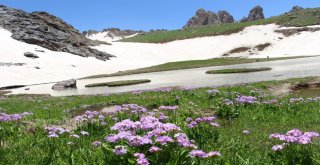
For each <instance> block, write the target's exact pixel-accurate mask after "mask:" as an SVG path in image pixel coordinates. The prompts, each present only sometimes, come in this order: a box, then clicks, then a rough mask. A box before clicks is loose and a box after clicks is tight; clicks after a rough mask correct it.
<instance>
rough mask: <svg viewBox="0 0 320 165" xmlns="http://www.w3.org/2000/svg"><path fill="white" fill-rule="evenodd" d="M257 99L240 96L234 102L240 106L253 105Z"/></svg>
mask: <svg viewBox="0 0 320 165" xmlns="http://www.w3.org/2000/svg"><path fill="white" fill-rule="evenodd" d="M256 99H257V98H255V97H253V96H240V97H238V98H237V99H236V101H237V102H238V103H240V104H253V103H254V102H255V101H256Z"/></svg>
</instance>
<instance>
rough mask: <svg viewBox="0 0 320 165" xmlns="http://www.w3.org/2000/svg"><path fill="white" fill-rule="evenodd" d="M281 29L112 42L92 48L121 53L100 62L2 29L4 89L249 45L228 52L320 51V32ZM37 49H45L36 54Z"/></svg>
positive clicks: (264, 27) (277, 54)
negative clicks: (261, 47)
mask: <svg viewBox="0 0 320 165" xmlns="http://www.w3.org/2000/svg"><path fill="white" fill-rule="evenodd" d="M317 27H319V26H317ZM313 28H314V27H313ZM279 29H282V30H283V29H288V28H280V27H279V26H277V25H274V24H271V25H261V26H251V27H248V28H246V29H244V30H243V31H241V32H239V33H235V34H231V35H226V36H213V37H202V38H194V39H187V40H180V41H173V42H169V43H165V44H146V43H122V42H113V43H112V45H100V46H96V47H94V48H95V49H98V50H101V51H106V52H108V53H110V54H113V55H115V56H117V57H116V58H112V59H111V60H107V61H100V60H97V59H94V58H84V57H80V56H75V55H72V54H69V53H64V52H54V51H50V50H47V49H45V48H42V47H39V46H35V45H30V44H26V43H23V42H20V41H17V40H14V39H12V38H11V33H10V32H9V31H7V30H4V29H1V28H0V36H1V39H0V75H1V76H0V87H2V86H9V85H28V84H37V83H46V82H53V81H61V80H66V79H70V78H80V77H85V76H90V75H96V74H107V73H114V72H117V71H123V70H129V69H136V68H141V67H148V66H153V65H158V64H162V63H166V62H173V61H183V60H200V59H209V58H215V57H222V56H223V55H224V54H226V53H228V52H230V51H231V50H234V49H236V48H239V47H248V48H250V49H249V50H250V52H249V50H247V51H244V52H237V53H231V54H230V53H229V55H228V56H230V57H238V56H241V57H249V58H251V57H252V58H253V57H255V58H259V57H260V58H266V57H267V56H269V57H280V56H299V55H320V46H319V38H320V31H315V32H308V31H303V32H299V33H296V34H293V35H291V36H288V37H285V36H284V35H283V34H282V33H277V32H275V30H279ZM289 29H292V28H289ZM102 36H103V35H102ZM96 37H97V36H96ZM97 39H99V37H97ZM100 40H102V39H100ZM265 43H270V44H271V46H269V47H266V48H265V49H264V50H263V51H258V50H257V49H256V48H255V47H256V46H257V45H259V44H265ZM36 49H39V50H44V51H45V52H44V53H42V52H37V51H35V50H36ZM25 52H33V53H36V54H37V55H38V56H39V58H37V59H30V58H27V57H25V56H24V55H23V54H24V53H25ZM250 54H251V55H250ZM1 63H2V64H6V65H2V64H1ZM10 63H25V65H23V66H17V65H11V66H8V64H10ZM35 67H39V68H40V69H36V68H35Z"/></svg>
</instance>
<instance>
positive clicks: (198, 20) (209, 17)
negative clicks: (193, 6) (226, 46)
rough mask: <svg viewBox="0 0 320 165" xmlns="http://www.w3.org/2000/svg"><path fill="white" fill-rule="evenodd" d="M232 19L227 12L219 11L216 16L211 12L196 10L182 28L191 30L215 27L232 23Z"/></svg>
mask: <svg viewBox="0 0 320 165" xmlns="http://www.w3.org/2000/svg"><path fill="white" fill-rule="evenodd" d="M232 22H234V19H233V17H232V16H231V15H230V14H229V13H228V12H227V11H219V12H218V13H217V14H216V13H214V12H212V11H206V10H204V9H202V8H201V9H198V10H197V11H196V13H195V16H193V17H192V18H191V19H190V20H189V21H188V22H187V24H186V25H185V26H184V28H192V27H197V26H202V25H216V24H221V23H232Z"/></svg>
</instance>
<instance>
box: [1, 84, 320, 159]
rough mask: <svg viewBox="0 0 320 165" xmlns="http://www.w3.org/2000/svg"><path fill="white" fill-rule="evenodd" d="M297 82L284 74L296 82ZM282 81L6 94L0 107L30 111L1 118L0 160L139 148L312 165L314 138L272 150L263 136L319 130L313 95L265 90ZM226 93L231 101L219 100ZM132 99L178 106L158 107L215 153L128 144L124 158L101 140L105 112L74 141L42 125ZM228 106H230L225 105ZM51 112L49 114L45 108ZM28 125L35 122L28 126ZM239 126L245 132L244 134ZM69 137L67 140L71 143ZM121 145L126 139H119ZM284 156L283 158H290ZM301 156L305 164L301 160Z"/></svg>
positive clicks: (166, 155)
mask: <svg viewBox="0 0 320 165" xmlns="http://www.w3.org/2000/svg"><path fill="white" fill-rule="evenodd" d="M295 81H300V80H287V81H284V82H295ZM277 83H280V82H262V83H254V84H251V85H247V86H226V87H220V88H218V90H219V91H220V92H219V93H218V94H216V95H209V94H208V92H207V90H209V88H200V89H193V90H185V91H181V90H173V91H171V92H160V91H159V92H144V93H141V94H131V93H127V94H113V95H109V96H72V97H49V96H28V95H25V96H23V95H21V96H5V97H4V99H1V100H0V108H1V109H3V110H5V112H6V113H21V112H24V111H29V112H33V113H34V115H32V116H29V117H27V118H25V119H24V120H23V121H19V122H12V123H3V122H0V141H1V143H0V144H1V145H0V159H1V162H0V164H135V163H136V158H134V157H133V153H134V152H137V151H139V152H145V153H146V156H147V157H148V159H149V161H150V162H151V163H152V164H204V165H205V164H290V163H292V162H288V161H287V160H289V159H290V160H293V159H294V160H296V161H295V163H296V164H299V163H300V164H318V163H319V161H320V160H319V157H320V151H319V147H318V145H319V144H320V143H319V140H315V141H314V143H313V144H310V145H308V146H300V145H298V146H292V147H293V148H287V149H286V150H283V151H281V152H274V151H272V150H271V147H272V146H273V145H274V143H273V142H272V141H271V140H269V135H270V134H271V133H275V132H286V131H288V130H291V129H293V128H299V129H301V130H303V131H318V132H319V131H320V130H319V125H320V116H319V106H320V102H319V101H300V102H294V103H292V102H290V98H291V96H286V97H283V98H277V97H274V96H270V95H268V93H266V91H265V89H266V86H268V85H270V84H277ZM240 95H246V96H254V97H256V98H257V101H258V102H259V103H254V104H238V103H237V102H236V98H237V97H238V96H240ZM225 99H230V101H232V102H233V103H234V104H233V105H229V106H228V105H225V104H224V100H225ZM271 99H277V100H278V103H276V104H263V103H262V102H263V101H266V100H271ZM125 103H132V104H138V105H141V106H144V107H147V108H148V109H149V110H152V109H154V108H158V107H159V106H161V105H179V106H180V108H179V109H178V110H177V111H176V112H175V113H174V112H164V113H165V115H167V116H169V119H168V122H171V123H174V124H177V125H178V126H180V127H181V129H182V130H183V131H185V132H187V134H188V136H189V138H190V139H192V140H194V141H195V142H196V143H197V145H198V146H199V148H200V149H202V150H204V151H213V150H218V151H220V152H221V153H222V156H221V157H220V158H208V159H197V158H190V157H189V156H188V154H189V150H186V149H181V148H179V147H177V146H176V145H168V146H166V147H164V148H163V151H162V152H161V153H159V155H158V156H156V155H150V154H148V153H147V152H146V150H147V148H138V149H137V148H133V147H128V154H127V155H124V156H123V157H119V156H115V155H114V154H113V149H114V147H115V145H114V144H110V143H107V142H105V140H104V138H105V137H106V136H107V135H110V134H113V133H114V131H111V130H110V127H111V126H113V125H114V123H115V121H114V120H113V119H112V118H110V117H107V118H106V119H105V122H106V123H107V125H99V124H84V125H78V127H77V128H76V129H75V130H74V132H75V133H76V134H79V133H80V131H87V132H89V134H90V135H89V136H80V138H79V139H77V138H73V137H70V136H68V135H65V136H61V137H59V138H56V139H53V138H49V137H48V136H47V135H48V134H47V132H46V131H45V130H44V129H43V127H44V126H47V125H51V124H54V125H63V124H64V123H66V122H67V121H69V120H70V118H71V117H74V116H73V115H72V114H83V113H84V111H85V110H88V109H90V106H97V105H105V106H108V105H121V104H125ZM229 108H230V109H229ZM49 112H50V113H49ZM213 115H218V116H220V117H219V118H218V121H217V122H218V123H219V124H220V125H221V127H218V128H214V127H211V126H210V125H208V124H205V123H203V124H200V125H199V126H198V127H196V128H192V129H190V128H188V127H187V122H186V118H188V117H191V118H193V119H195V118H197V117H201V116H213ZM115 117H117V118H118V121H120V120H123V119H126V118H130V119H132V120H137V119H138V118H139V115H132V114H128V113H119V114H116V116H115ZM32 123H34V125H32ZM243 130H250V132H251V133H250V134H248V135H244V134H243V133H242V131H243ZM97 140H98V141H101V142H103V145H102V146H101V147H94V146H92V145H91V144H92V142H94V141H97ZM69 142H72V143H69ZM123 145H125V143H123ZM290 155H291V157H292V158H291V157H290V158H288V156H290ZM306 162H307V163H306Z"/></svg>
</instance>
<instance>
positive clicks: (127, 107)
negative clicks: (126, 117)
mask: <svg viewBox="0 0 320 165" xmlns="http://www.w3.org/2000/svg"><path fill="white" fill-rule="evenodd" d="M115 109H116V111H117V112H121V111H124V112H131V113H134V114H136V113H144V112H147V109H146V108H144V107H141V106H139V105H137V104H123V105H117V106H115Z"/></svg>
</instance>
